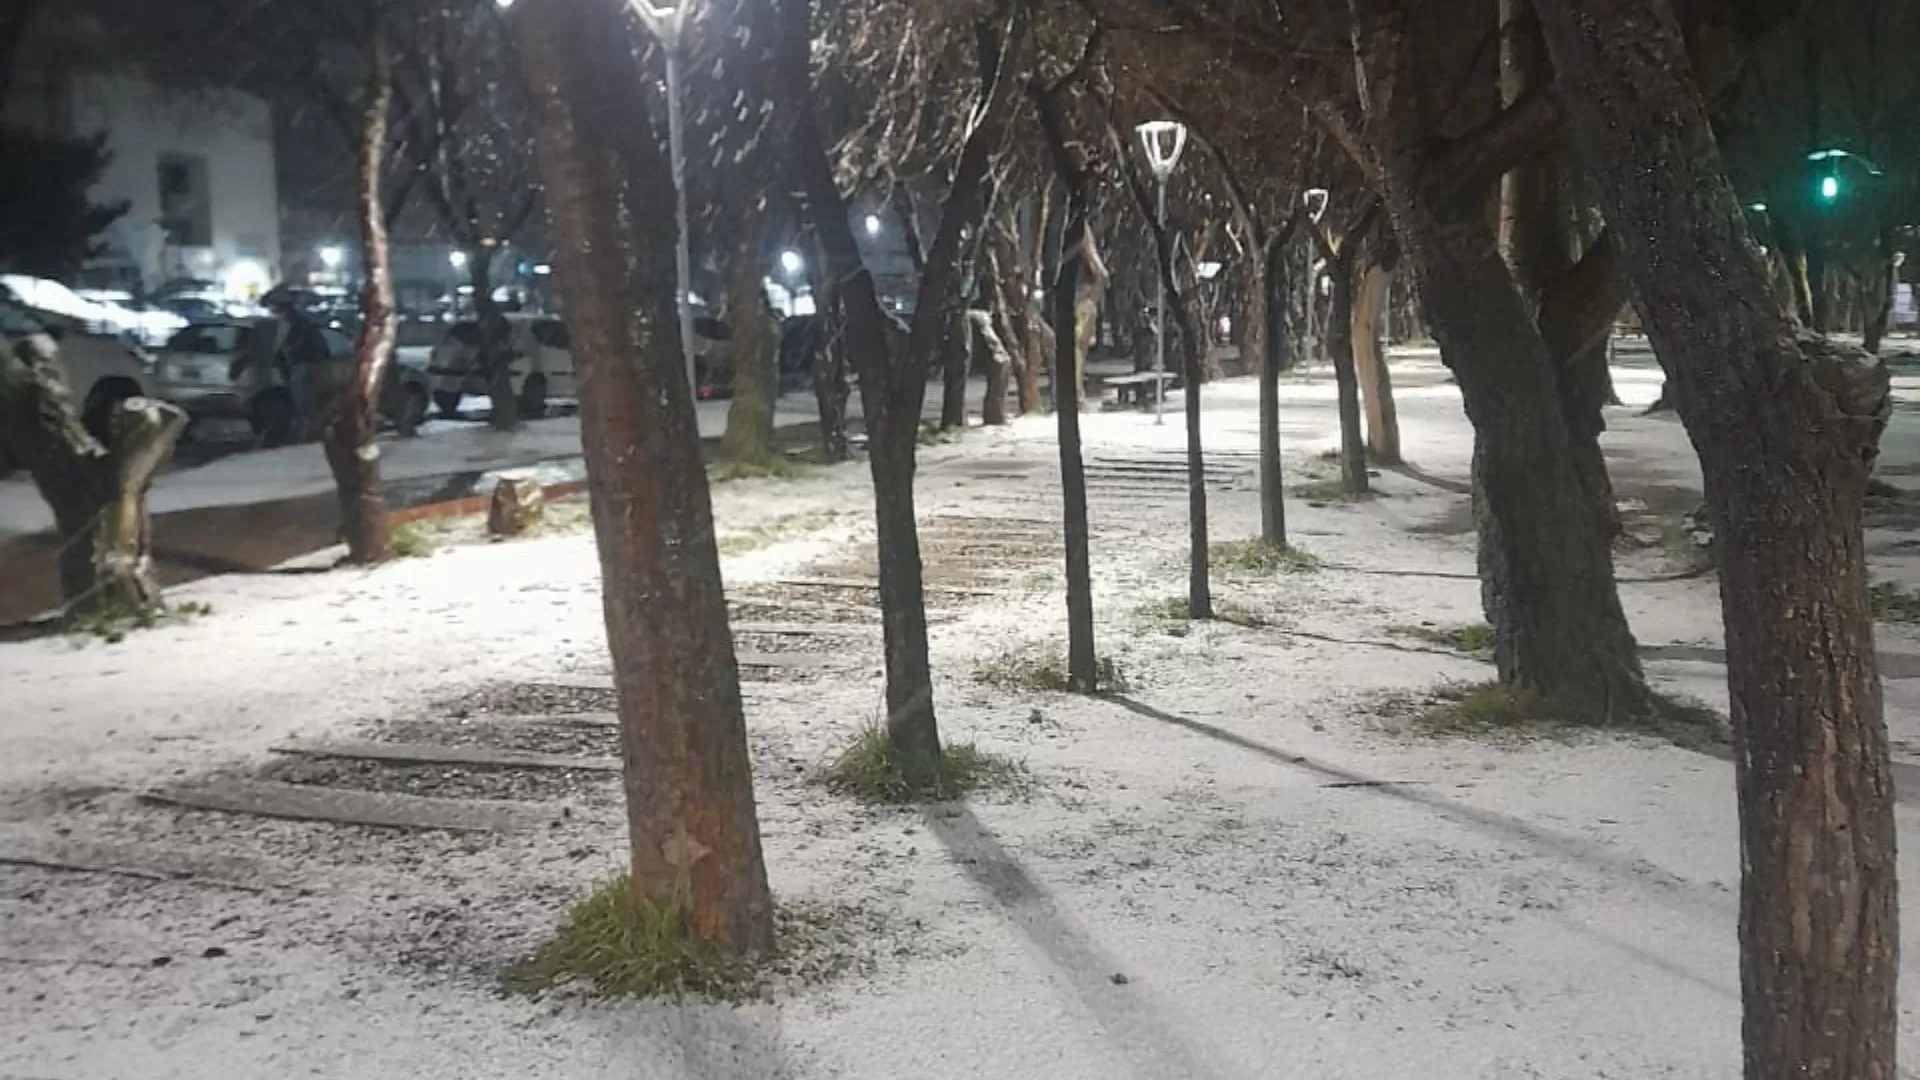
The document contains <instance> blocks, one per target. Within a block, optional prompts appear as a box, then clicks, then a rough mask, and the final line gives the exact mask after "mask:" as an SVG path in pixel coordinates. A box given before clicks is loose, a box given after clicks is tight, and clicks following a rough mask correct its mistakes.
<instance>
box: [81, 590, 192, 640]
mask: <svg viewBox="0 0 1920 1080" xmlns="http://www.w3.org/2000/svg"><path fill="white" fill-rule="evenodd" d="M212 613H213V605H212V604H202V603H198V602H196V601H192V600H189V601H187V602H186V603H184V604H169V603H167V602H166V601H164V600H161V601H158V602H156V603H152V604H135V603H132V602H131V601H128V600H127V599H126V598H124V597H122V596H120V595H119V594H118V591H117V590H115V591H113V592H110V593H108V594H107V597H106V598H105V599H104V600H103V601H102V602H101V603H99V604H96V605H94V606H93V607H90V608H88V609H86V610H85V611H81V612H78V613H76V614H75V615H74V616H73V619H72V621H71V622H69V623H68V624H67V629H68V630H69V631H71V632H72V633H75V634H84V635H86V636H88V637H96V638H99V639H100V640H101V641H104V642H106V643H107V644H109V645H118V644H119V643H121V642H122V641H125V640H127V635H128V634H131V633H133V632H134V631H136V630H151V629H153V628H154V627H156V626H164V625H166V624H168V623H177V622H185V621H186V620H188V619H193V618H198V617H199V616H201V615H211V614H212Z"/></svg>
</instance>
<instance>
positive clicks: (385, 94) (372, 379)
mask: <svg viewBox="0 0 1920 1080" xmlns="http://www.w3.org/2000/svg"><path fill="white" fill-rule="evenodd" d="M387 33H388V31H387V28H386V26H385V24H384V20H383V19H382V17H381V13H379V12H378V11H375V12H374V13H373V15H372V19H371V22H370V25H369V27H368V29H367V40H368V48H367V52H366V82H365V85H364V87H363V88H362V90H361V93H360V101H359V104H360V111H361V119H360V136H359V145H358V146H356V147H355V164H356V168H355V173H354V175H355V180H356V183H355V191H354V212H355V216H356V217H357V218H358V222H359V226H360V250H361V252H362V258H363V260H364V264H365V273H366V280H365V281H364V282H363V283H362V285H361V291H360V334H359V339H358V340H357V341H356V342H355V343H354V352H353V373H352V375H351V376H350V378H349V380H348V383H347V388H346V392H345V393H343V394H341V395H340V400H339V401H338V402H337V403H335V405H334V414H333V416H332V418H331V419H330V420H329V421H328V422H327V427H326V431H325V434H324V435H323V438H322V441H323V443H324V444H325V449H326V455H327V467H328V468H329V469H331V470H332V472H333V481H334V487H335V488H336V489H337V490H338V492H339V495H340V522H341V532H342V533H343V534H344V535H345V537H346V541H347V559H348V561H349V562H355V563H382V562H386V561H388V560H390V559H392V558H393V526H392V522H391V521H390V519H389V518H388V515H387V500H386V489H385V486H384V485H383V484H382V483H381V480H380V448H379V446H377V445H376V444H375V443H374V436H375V435H377V434H378V433H379V429H380V421H379V406H380V388H381V386H383V385H384V384H385V382H386V375H387V365H388V364H389V363H390V362H391V361H392V359H393V345H394V339H395V337H396V335H397V319H396V315H395V311H394V303H393V275H392V273H391V272H390V271H389V269H388V260H387V223H386V217H385V214H384V206H383V204H382V202H381V195H380V178H381V167H382V165H381V162H382V155H383V154H384V152H385V150H386V145H387V111H388V109H389V108H390V107H391V105H392V103H393V69H392V61H391V58H390V55H389V52H388V43H387Z"/></svg>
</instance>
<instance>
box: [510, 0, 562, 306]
mask: <svg viewBox="0 0 1920 1080" xmlns="http://www.w3.org/2000/svg"><path fill="white" fill-rule="evenodd" d="M507 3H509V4H511V3H513V0H507ZM551 273H553V264H552V263H534V264H533V274H534V276H535V277H546V276H547V275H548V274H551Z"/></svg>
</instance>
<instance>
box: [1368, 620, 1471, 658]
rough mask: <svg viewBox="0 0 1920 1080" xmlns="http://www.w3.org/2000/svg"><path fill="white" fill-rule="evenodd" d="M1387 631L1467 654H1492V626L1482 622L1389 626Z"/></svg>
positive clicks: (1394, 634)
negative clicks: (1448, 624)
mask: <svg viewBox="0 0 1920 1080" xmlns="http://www.w3.org/2000/svg"><path fill="white" fill-rule="evenodd" d="M1387 633H1388V634H1391V635H1392V636H1394V637H1403V638H1413V639H1414V640H1416V641H1424V642H1427V643H1428V644H1431V645H1439V646H1441V647H1442V648H1447V649H1452V650H1453V651H1454V652H1457V653H1465V654H1466V655H1468V656H1491V655H1493V627H1491V626H1488V625H1487V624H1486V623H1483V622H1482V623H1457V624H1454V625H1451V626H1389V627H1387Z"/></svg>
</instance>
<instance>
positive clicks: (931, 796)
mask: <svg viewBox="0 0 1920 1080" xmlns="http://www.w3.org/2000/svg"><path fill="white" fill-rule="evenodd" d="M817 779H818V781H819V783H820V784H821V785H823V786H824V787H825V788H826V789H827V790H828V791H831V792H833V793H834V794H836V795H844V796H847V797H849V798H853V799H858V800H859V801H861V802H867V803H879V804H882V805H886V806H901V805H906V804H910V803H925V802H947V801H950V800H953V799H958V798H960V797H961V796H963V795H965V794H967V793H968V792H970V791H977V790H979V789H981V788H988V787H996V788H1012V789H1016V790H1017V789H1019V788H1021V787H1023V786H1025V783H1026V780H1027V772H1026V769H1025V768H1024V767H1022V766H1021V765H1020V764H1019V763H1018V762H1016V761H1013V760H1011V759H1009V758H1003V757H1000V756H999V755H997V754H989V753H987V752H985V751H983V750H980V749H978V748H977V747H975V746H974V745H973V744H971V743H954V744H950V745H948V746H947V747H946V748H945V749H944V751H943V752H942V753H941V755H940V757H939V758H937V759H934V760H924V759H921V758H917V757H911V756H908V755H903V754H901V753H899V752H898V751H897V750H895V749H894V746H893V743H892V742H891V741H890V740H888V738H887V733H886V731H884V730H883V729H881V728H880V727H879V726H878V725H875V726H872V727H869V728H867V729H865V730H864V731H862V732H861V733H860V734H859V736H857V737H856V738H855V739H854V740H853V742H852V743H851V744H849V745H848V746H847V748H846V749H845V750H842V751H841V752H840V756H839V757H837V758H835V759H834V760H833V763H832V764H830V765H828V766H827V768H826V769H825V770H824V771H822V772H821V773H820V775H819V776H818V777H817Z"/></svg>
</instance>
